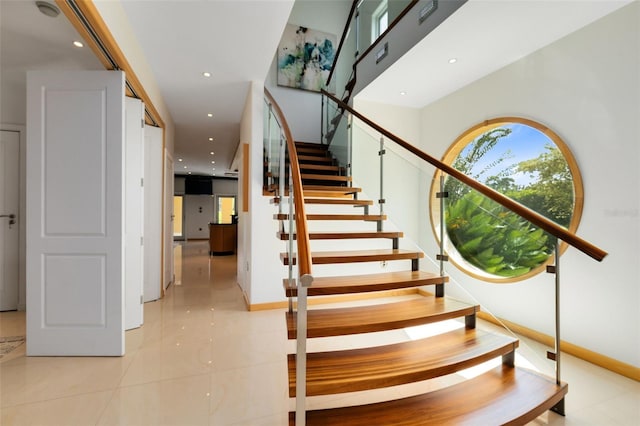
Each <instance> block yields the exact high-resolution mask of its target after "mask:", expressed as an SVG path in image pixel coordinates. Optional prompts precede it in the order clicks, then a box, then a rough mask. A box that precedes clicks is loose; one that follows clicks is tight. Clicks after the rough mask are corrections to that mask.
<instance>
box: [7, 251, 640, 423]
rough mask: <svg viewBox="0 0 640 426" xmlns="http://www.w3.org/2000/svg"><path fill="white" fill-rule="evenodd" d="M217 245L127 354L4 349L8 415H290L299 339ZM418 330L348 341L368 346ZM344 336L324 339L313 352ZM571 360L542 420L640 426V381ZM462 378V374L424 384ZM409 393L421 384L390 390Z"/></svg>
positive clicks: (180, 275)
mask: <svg viewBox="0 0 640 426" xmlns="http://www.w3.org/2000/svg"><path fill="white" fill-rule="evenodd" d="M207 250H208V249H207V245H206V243H203V242H190V243H188V244H185V245H177V246H176V284H175V285H173V286H171V287H170V288H169V290H168V292H167V295H166V297H165V298H164V299H162V300H160V301H157V302H151V303H147V304H145V307H144V309H145V311H144V315H145V324H144V326H143V327H141V328H139V329H136V330H132V331H129V332H127V333H126V345H127V346H126V348H127V349H126V350H127V354H126V355H125V356H123V357H121V358H70V357H41V358H40V357H38V358H35V357H30V358H27V357H25V356H24V353H25V346H24V345H22V346H20V347H18V348H17V349H15V350H14V351H13V352H11V353H10V354H8V355H5V356H4V357H3V358H2V359H0V385H1V387H0V424H1V425H3V426H9V425H46V426H50V425H65V426H68V425H216V426H217V425H220V426H223V425H251V426H279V425H286V416H287V414H286V413H287V411H288V410H289V409H292V408H293V401H291V400H289V399H288V397H287V391H286V387H287V380H286V362H285V358H286V357H285V353H286V352H293V348H294V346H293V342H288V341H287V340H286V339H285V324H284V318H283V310H272V311H259V312H247V311H246V309H245V304H244V300H243V297H242V294H241V292H240V290H239V289H238V287H237V284H236V278H235V274H236V264H235V257H234V256H222V257H211V258H210V257H209V256H208V254H207ZM483 326H486V327H491V326H490V325H483ZM411 333H412V332H411V331H410V332H409V334H411ZM23 334H24V313H20V312H6V313H2V314H0V337H2V336H16V335H23ZM409 334H408V333H407V332H405V331H404V330H398V331H396V332H392V333H386V334H385V335H384V336H358V337H356V338H350V339H343V341H342V342H340V341H339V339H337V340H338V342H339V343H340V344H344V343H348V344H349V345H358V344H364V343H365V342H367V341H369V342H370V340H371V339H372V338H373V339H378V338H379V339H381V341H382V339H384V340H385V341H387V340H388V339H391V340H403V339H407V338H409V337H408V336H409ZM335 342H336V339H332V340H327V339H317V341H315V342H314V343H313V344H310V350H322V349H327V348H329V347H331V346H332V345H334V344H336V343H335ZM522 343H523V344H521V348H520V349H519V350H518V352H519V354H521V355H523V356H519V360H518V361H517V362H524V363H530V365H533V366H534V367H535V368H539V369H540V370H542V371H544V372H546V373H548V374H552V372H551V371H552V370H551V369H552V368H553V367H552V366H551V367H550V366H549V362H548V361H546V360H544V359H543V358H542V356H541V355H539V354H543V353H544V351H545V350H546V349H545V348H543V347H541V346H540V345H538V344H536V343H535V342H527V341H526V339H523V342H522ZM563 360H564V364H563V371H564V372H563V380H565V381H567V382H568V383H569V389H570V390H569V395H568V396H567V399H566V407H567V416H566V417H561V416H558V415H556V414H554V413H546V414H544V415H543V416H541V417H539V418H538V419H536V420H535V421H534V422H532V423H531V425H547V424H550V425H597V426H609V425H628V426H632V425H640V383H638V382H635V381H633V380H630V379H626V378H624V377H621V376H619V375H616V374H613V373H611V372H608V371H606V370H603V369H600V368H597V367H595V366H593V365H591V364H588V363H586V362H583V361H580V360H578V359H575V358H573V357H571V356H564V357H563ZM458 380H461V377H460V376H459V375H452V376H449V377H447V378H445V379H443V380H441V381H440V382H433V383H428V384H421V385H420V386H423V387H424V386H429V387H436V386H442V385H446V384H448V383H451V382H455V381H458ZM405 391H407V392H411V389H410V387H409V390H407V389H406V388H405V389H388V390H384V391H382V392H384V393H386V394H387V395H388V394H389V393H393V394H394V395H395V394H398V395H400V394H401V393H402V392H405ZM347 398H348V399H352V400H353V401H358V400H360V398H362V396H361V395H358V394H354V395H350V396H349V397H347ZM337 399H338V398H335V397H327V398H325V399H324V400H321V399H316V400H313V401H310V405H312V406H313V405H323V406H326V405H331V404H332V403H336V400H337ZM340 399H342V401H341V402H344V401H345V398H340Z"/></svg>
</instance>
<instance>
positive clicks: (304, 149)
mask: <svg viewBox="0 0 640 426" xmlns="http://www.w3.org/2000/svg"><path fill="white" fill-rule="evenodd" d="M296 151H297V152H298V153H299V154H301V153H304V154H306V155H318V156H325V155H327V148H326V147H325V148H323V147H322V146H321V145H319V146H318V147H314V146H298V147H296Z"/></svg>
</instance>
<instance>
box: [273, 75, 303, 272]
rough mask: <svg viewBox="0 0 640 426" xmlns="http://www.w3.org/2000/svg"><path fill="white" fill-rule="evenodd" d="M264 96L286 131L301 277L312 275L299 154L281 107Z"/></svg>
mask: <svg viewBox="0 0 640 426" xmlns="http://www.w3.org/2000/svg"><path fill="white" fill-rule="evenodd" d="M264 95H265V96H266V97H267V99H269V101H270V102H271V104H272V105H273V109H274V111H275V113H276V115H277V116H278V118H279V119H280V124H281V125H282V130H283V131H284V136H285V139H286V140H287V149H288V150H289V164H290V167H291V178H292V182H293V188H289V190H290V191H291V190H292V189H293V202H294V205H295V220H296V240H297V242H298V254H297V260H296V262H297V263H298V271H299V275H300V276H301V277H302V276H304V275H311V251H310V249H309V231H308V229H307V215H306V214H305V212H304V195H303V192H302V177H301V175H300V164H299V163H298V153H297V151H296V147H295V142H294V140H293V136H292V135H291V130H290V129H289V124H288V123H287V120H286V118H285V117H284V114H283V113H282V110H281V109H280V106H279V105H278V103H277V102H276V100H275V99H274V98H273V96H272V95H271V93H270V92H269V90H267V88H266V87H265V88H264Z"/></svg>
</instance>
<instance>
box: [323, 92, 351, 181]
mask: <svg viewBox="0 0 640 426" xmlns="http://www.w3.org/2000/svg"><path fill="white" fill-rule="evenodd" d="M324 99H325V106H324V113H325V117H327V119H326V121H325V123H326V125H327V126H326V130H325V132H324V136H325V138H324V139H325V140H324V143H326V144H328V145H329V150H330V151H331V154H332V155H333V158H334V160H335V161H336V165H338V166H339V167H341V168H342V170H341V173H342V174H344V175H347V176H348V175H350V173H351V171H350V163H351V150H350V142H349V138H350V137H351V134H350V132H349V118H348V115H347V114H345V113H344V111H343V110H342V109H340V108H338V107H337V105H336V103H335V102H333V101H332V100H330V99H328V98H326V97H324Z"/></svg>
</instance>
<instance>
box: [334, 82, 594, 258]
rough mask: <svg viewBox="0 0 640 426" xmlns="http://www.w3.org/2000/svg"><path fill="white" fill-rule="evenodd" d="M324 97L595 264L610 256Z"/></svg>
mask: <svg viewBox="0 0 640 426" xmlns="http://www.w3.org/2000/svg"><path fill="white" fill-rule="evenodd" d="M322 93H323V94H324V95H325V96H327V97H328V98H329V99H331V100H333V101H334V102H335V103H337V104H338V105H339V106H340V108H343V109H344V110H347V111H349V112H350V113H351V114H353V115H354V116H355V117H357V118H358V119H359V120H361V121H362V122H363V123H365V124H367V125H368V126H370V127H371V128H373V129H375V130H376V131H378V132H379V133H381V134H382V135H384V136H386V137H387V138H389V139H390V140H392V141H393V142H395V143H397V144H398V145H400V146H401V147H403V148H404V149H406V150H407V151H409V152H411V153H412V154H414V155H416V156H417V157H419V158H421V159H422V160H424V161H426V162H427V163H429V164H431V165H432V166H434V167H436V168H438V169H440V170H442V171H443V172H445V173H447V174H448V175H450V176H453V177H454V178H456V179H458V180H459V181H461V182H462V183H464V184H465V185H468V186H470V187H471V188H473V189H475V190H476V191H478V192H480V193H481V194H483V195H485V196H487V197H489V198H491V199H492V200H493V201H495V202H496V203H498V204H500V205H502V206H504V207H506V208H508V209H509V210H511V211H512V212H514V213H516V214H517V215H519V216H521V217H523V218H525V219H527V220H528V221H529V222H531V223H533V224H534V225H536V226H538V227H540V228H542V229H544V230H545V231H547V232H548V233H550V234H551V235H554V236H555V237H557V238H559V239H561V240H562V241H564V242H566V243H567V244H569V245H571V246H573V247H575V248H577V249H578V250H580V251H581V252H583V253H585V254H587V255H589V256H591V257H592V258H593V259H595V260H597V261H599V262H600V261H602V259H604V258H605V256H606V255H607V252H606V251H604V250H602V249H601V248H599V247H597V246H595V245H593V244H591V243H590V242H588V241H586V240H583V239H582V238H580V237H578V236H577V235H575V234H573V233H571V232H569V231H567V230H566V229H565V228H563V227H562V226H560V225H558V224H557V223H555V222H553V221H551V220H549V219H547V218H546V217H544V216H542V215H541V214H539V213H537V212H535V211H533V210H531V209H530V208H528V207H526V206H524V205H522V204H520V203H518V202H517V201H515V200H512V199H511V198H509V197H507V196H505V195H502V194H501V193H499V192H498V191H496V190H494V189H492V188H489V187H488V186H486V185H483V184H481V183H480V182H478V181H476V180H474V179H472V178H470V177H469V176H467V175H465V174H464V173H462V172H460V171H458V170H456V169H454V168H453V167H451V166H449V165H448V164H445V163H443V162H441V161H440V160H438V159H436V158H434V157H432V156H430V155H429V154H427V153H426V152H424V151H422V150H420V149H418V148H416V147H415V146H413V145H411V144H410V143H408V142H406V141H405V140H403V139H401V138H400V137H398V136H396V135H394V134H393V133H391V132H389V131H388V130H386V129H384V128H383V127H380V126H379V125H377V124H376V123H374V122H373V121H371V120H370V119H368V118H367V117H365V116H364V115H362V114H360V113H359V112H357V111H356V110H354V109H353V108H351V107H350V106H349V105H347V104H345V103H344V102H342V101H341V100H340V99H338V98H336V97H335V96H333V95H332V94H331V93H329V92H327V91H326V90H323V91H322Z"/></svg>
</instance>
